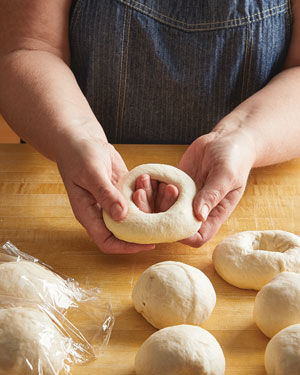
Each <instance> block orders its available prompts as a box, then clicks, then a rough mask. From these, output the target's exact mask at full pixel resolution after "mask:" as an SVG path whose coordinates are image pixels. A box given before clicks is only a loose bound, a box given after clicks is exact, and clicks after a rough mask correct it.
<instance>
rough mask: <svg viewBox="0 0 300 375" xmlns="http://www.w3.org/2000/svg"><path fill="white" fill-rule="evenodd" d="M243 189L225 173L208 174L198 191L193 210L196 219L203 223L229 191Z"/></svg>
mask: <svg viewBox="0 0 300 375" xmlns="http://www.w3.org/2000/svg"><path fill="white" fill-rule="evenodd" d="M242 189H243V187H242V186H241V185H239V184H237V182H236V181H235V179H234V178H233V177H232V176H231V175H230V174H227V173H226V172H224V173H214V172H211V173H210V174H208V176H207V179H206V181H205V183H204V185H203V187H202V189H201V190H199V191H198V193H197V195H196V197H195V199H194V201H193V208H194V212H195V215H196V217H197V218H198V219H199V220H201V221H205V220H206V219H207V217H208V215H209V214H210V212H211V211H212V210H213V209H214V208H215V207H216V206H217V205H218V204H219V203H220V202H221V201H222V200H223V199H224V197H225V196H226V195H227V194H229V193H230V192H231V191H234V190H237V191H241V190H242Z"/></svg>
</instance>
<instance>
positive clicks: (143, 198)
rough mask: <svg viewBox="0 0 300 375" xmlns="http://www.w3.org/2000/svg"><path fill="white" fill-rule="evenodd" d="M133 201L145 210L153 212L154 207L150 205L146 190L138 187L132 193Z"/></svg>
mask: <svg viewBox="0 0 300 375" xmlns="http://www.w3.org/2000/svg"><path fill="white" fill-rule="evenodd" d="M132 200H133V203H134V204H135V205H136V206H137V207H138V208H139V209H140V210H141V211H143V212H146V213H151V212H152V208H151V207H150V204H149V201H148V199H147V194H146V192H145V190H143V189H138V190H136V191H135V192H134V193H133V194H132Z"/></svg>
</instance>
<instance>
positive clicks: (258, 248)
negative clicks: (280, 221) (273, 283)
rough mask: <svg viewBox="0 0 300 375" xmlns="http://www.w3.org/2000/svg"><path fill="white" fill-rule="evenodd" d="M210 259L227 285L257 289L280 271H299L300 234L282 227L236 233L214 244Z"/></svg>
mask: <svg viewBox="0 0 300 375" xmlns="http://www.w3.org/2000/svg"><path fill="white" fill-rule="evenodd" d="M213 262H214V266H215V269H216V271H217V272H218V274H219V275H220V276H221V277H222V278H223V279H224V280H226V281H227V282H228V283H229V284H232V285H234V286H237V287H239V288H243V289H255V290H260V289H261V288H262V287H263V286H264V285H265V284H267V283H268V282H269V281H270V280H271V279H273V277H275V276H276V275H277V274H279V273H280V272H283V271H288V272H300V237H299V236H297V235H295V234H293V233H289V232H285V231H282V230H265V231H246V232H240V233H236V234H234V235H232V236H230V237H228V238H226V239H225V240H224V241H222V242H221V243H220V244H218V245H217V246H216V248H215V250H214V252H213Z"/></svg>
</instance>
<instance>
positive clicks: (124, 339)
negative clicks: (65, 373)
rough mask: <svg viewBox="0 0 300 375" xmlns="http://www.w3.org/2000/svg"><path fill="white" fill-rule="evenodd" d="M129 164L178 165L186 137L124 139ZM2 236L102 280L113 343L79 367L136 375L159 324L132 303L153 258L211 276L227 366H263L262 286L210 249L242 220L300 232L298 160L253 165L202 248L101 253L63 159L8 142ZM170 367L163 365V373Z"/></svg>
mask: <svg viewBox="0 0 300 375" xmlns="http://www.w3.org/2000/svg"><path fill="white" fill-rule="evenodd" d="M116 148H117V149H118V151H119V152H120V153H121V155H122V157H123V158H124V160H125V162H126V164H127V166H128V168H129V169H131V168H132V167H134V166H136V165H138V164H142V163H150V162H154V163H166V164H172V165H177V163H178V161H179V159H180V157H181V155H182V153H183V152H184V150H185V149H186V147H185V146H162V145H160V146H155V145H147V146H144V145H119V146H116ZM0 193H1V195H0V242H1V243H4V242H5V241H7V240H10V241H11V242H13V243H14V244H15V245H16V246H17V247H19V248H20V249H21V250H23V251H26V252H29V253H31V254H32V255H34V256H36V257H37V258H39V259H40V260H41V261H43V262H44V263H46V264H49V265H51V266H52V267H54V268H55V269H56V270H57V271H59V272H62V273H64V274H66V275H68V276H71V277H74V278H75V279H77V280H78V281H79V282H82V283H86V282H87V283H89V285H91V286H101V288H102V290H103V296H105V297H109V298H110V299H111V303H112V307H113V312H114V315H115V318H116V322H115V326H114V329H113V333H112V336H111V340H110V342H109V345H108V346H107V348H106V350H105V352H104V353H103V355H102V357H101V358H99V359H98V360H97V361H94V362H92V363H90V364H89V365H86V366H85V367H81V368H76V369H74V371H73V372H72V374H73V375H77V374H84V375H100V374H101V375H134V374H135V372H134V365H133V364H134V357H135V354H136V352H137V350H138V348H139V347H140V345H141V344H142V343H143V342H144V340H146V339H147V337H149V336H150V334H151V333H153V332H155V329H154V328H153V327H152V326H151V325H150V324H148V323H147V322H146V321H145V320H144V319H143V318H142V317H141V316H140V315H139V314H138V313H137V312H136V311H135V310H134V308H133V306H132V302H131V292H132V288H133V286H134V284H135V282H136V280H137V278H138V277H139V275H140V274H141V273H142V272H143V271H144V270H145V269H146V268H147V267H149V266H150V265H152V264H154V263H157V262H161V261H165V260H175V261H181V262H184V263H187V264H190V265H192V266H195V267H198V268H200V269H201V270H202V271H203V272H205V274H206V275H207V276H208V277H209V278H210V280H211V281H212V283H213V285H214V287H215V290H216V293H217V304H216V307H215V309H214V311H213V313H212V315H211V317H210V318H209V320H208V321H207V322H206V323H205V324H203V327H204V328H206V329H207V330H209V331H210V332H211V333H212V334H213V335H214V336H215V337H216V338H217V340H218V341H219V343H220V344H221V346H222V348H223V351H224V354H225V357H226V375H265V374H266V373H265V370H264V364H263V358H264V350H265V347H266V345H267V343H268V339H267V338H266V337H265V336H264V335H263V334H262V333H261V332H260V331H259V330H258V328H257V327H256V325H255V323H254V322H253V319H252V311H253V303H254V299H255V295H256V292H255V291H249V290H240V289H238V288H235V287H233V286H230V285H229V284H227V283H226V282H225V281H223V280H222V279H221V278H220V277H219V276H218V275H217V274H216V272H215V271H214V267H213V265H212V261H211V254H212V251H213V249H214V247H215V246H216V244H217V243H219V242H220V241H221V240H222V239H224V238H225V237H227V236H228V235H230V234H233V233H235V232H239V231H244V230H263V229H282V230H286V231H290V232H294V233H296V234H298V235H300V226H299V222H300V198H299V197H300V160H299V159H296V160H293V161H290V162H287V163H282V164H278V165H275V166H271V167H266V168H259V169H255V170H253V171H252V173H251V175H250V178H249V182H248V186H247V189H246V191H245V194H244V197H243V198H242V200H241V202H240V203H239V205H238V207H237V208H236V210H235V211H234V213H233V214H232V215H231V217H230V218H229V219H228V220H227V221H226V222H225V223H224V224H223V226H222V228H221V229H220V231H219V232H218V234H217V235H216V236H215V237H214V238H213V239H212V240H210V241H209V242H208V243H207V244H206V245H204V246H203V247H201V248H199V249H193V248H189V247H187V246H184V245H181V244H178V243H175V244H161V245H158V246H157V247H156V249H155V250H153V251H150V252H146V253H140V254H135V255H103V254H102V253H101V252H100V250H99V249H97V247H96V246H95V245H94V244H93V243H92V242H91V241H90V240H89V238H88V236H87V234H86V233H85V231H84V230H83V228H82V227H81V226H80V225H79V224H78V223H77V221H76V220H75V218H74V217H73V213H72V211H71V208H70V205H69V201H68V197H67V195H66V192H65V189H64V186H63V184H62V181H61V178H60V176H59V173H58V171H57V168H56V165H55V164H54V163H52V162H50V161H48V160H47V159H45V158H44V157H43V156H41V155H40V154H38V153H37V152H36V151H34V150H33V149H32V148H31V147H30V146H28V145H0ZM157 375H163V374H157Z"/></svg>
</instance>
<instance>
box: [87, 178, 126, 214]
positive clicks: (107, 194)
mask: <svg viewBox="0 0 300 375" xmlns="http://www.w3.org/2000/svg"><path fill="white" fill-rule="evenodd" d="M90 192H91V193H92V194H93V196H94V197H95V199H96V200H97V202H98V203H99V204H100V206H101V207H102V208H103V209H104V211H106V212H107V213H108V214H109V215H110V217H111V218H112V219H113V220H116V221H120V220H123V219H124V218H125V217H126V214H127V211H128V206H127V202H126V200H125V198H124V197H123V195H122V194H121V192H120V191H119V190H118V189H117V188H116V186H114V185H113V183H112V182H111V181H110V179H109V178H108V177H107V176H99V175H98V178H97V182H94V183H93V184H92V185H91V186H90Z"/></svg>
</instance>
